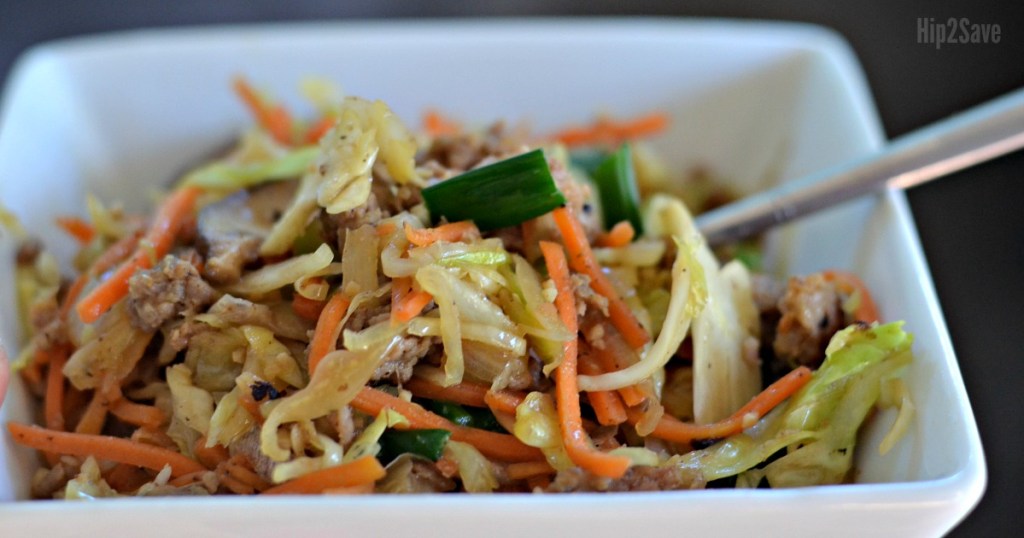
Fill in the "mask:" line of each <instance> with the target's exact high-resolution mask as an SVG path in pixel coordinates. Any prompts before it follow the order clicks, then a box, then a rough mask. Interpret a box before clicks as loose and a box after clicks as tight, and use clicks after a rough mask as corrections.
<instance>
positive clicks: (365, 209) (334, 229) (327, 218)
mask: <svg viewBox="0 0 1024 538" xmlns="http://www.w3.org/2000/svg"><path fill="white" fill-rule="evenodd" d="M379 190H380V189H379V187H378V185H377V184H375V185H374V190H373V191H372V192H370V196H369V197H368V198H367V199H366V202H364V203H363V205H361V206H358V207H354V208H352V209H349V210H348V211H343V212H341V213H338V214H337V215H331V214H328V213H327V212H325V211H321V212H320V222H321V223H322V224H323V229H324V234H325V238H324V239H325V241H328V242H334V243H336V244H337V245H338V252H342V251H343V250H345V231H346V230H354V229H356V228H359V227H360V226H363V225H364V224H369V225H376V224H377V223H378V222H380V221H381V220H382V219H385V218H387V217H389V216H391V213H390V212H389V211H386V210H384V209H382V208H381V206H380V203H379V201H378V198H377V192H378V191H379Z"/></svg>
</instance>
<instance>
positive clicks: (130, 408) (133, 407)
mask: <svg viewBox="0 0 1024 538" xmlns="http://www.w3.org/2000/svg"><path fill="white" fill-rule="evenodd" d="M110 413H111V414H112V415H114V416H115V417H117V418H119V419H121V421H122V422H126V423H128V424H133V425H135V426H139V427H141V428H149V429H151V430H155V429H157V428H159V427H160V425H161V424H163V423H164V421H165V420H166V419H167V415H165V414H164V412H163V411H161V410H160V408H158V407H155V406H152V405H144V404H140V403H135V402H133V401H131V400H128V399H127V398H121V399H120V400H118V401H117V402H115V403H114V404H113V405H112V406H110Z"/></svg>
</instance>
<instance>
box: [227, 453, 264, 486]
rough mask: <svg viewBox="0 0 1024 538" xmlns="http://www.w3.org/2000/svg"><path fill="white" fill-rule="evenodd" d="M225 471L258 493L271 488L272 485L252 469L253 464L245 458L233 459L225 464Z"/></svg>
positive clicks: (235, 457)
mask: <svg viewBox="0 0 1024 538" xmlns="http://www.w3.org/2000/svg"><path fill="white" fill-rule="evenodd" d="M224 469H225V470H226V471H227V473H228V474H229V475H231V477H232V478H234V479H235V480H238V481H239V482H241V483H243V484H245V485H247V486H249V487H251V488H253V489H255V490H256V491H263V490H265V489H267V488H269V487H270V483H269V482H267V481H266V480H264V479H263V477H262V476H260V475H259V474H257V473H256V471H254V470H253V469H252V464H251V463H250V462H249V460H248V458H246V457H245V456H242V455H238V456H234V457H232V458H231V459H230V460H228V461H227V462H225V463H224Z"/></svg>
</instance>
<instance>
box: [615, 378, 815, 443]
mask: <svg viewBox="0 0 1024 538" xmlns="http://www.w3.org/2000/svg"><path fill="white" fill-rule="evenodd" d="M811 375H812V373H811V371H810V370H809V369H808V368H807V367H806V366H801V367H799V368H797V369H795V370H793V371H792V372H790V373H788V374H786V375H785V376H783V377H782V378H781V379H779V380H778V381H776V382H775V383H772V384H771V385H769V386H768V388H766V389H764V391H762V392H761V393H760V394H758V395H757V396H754V398H753V399H751V400H750V401H749V402H747V404H746V405H744V406H743V407H741V408H740V409H739V411H736V412H735V413H733V414H732V415H730V416H729V417H728V418H726V419H723V420H720V421H718V422H715V423H712V424H691V423H687V422H682V421H680V420H679V419H677V418H674V417H671V416H669V415H665V416H663V417H662V418H661V420H660V421H658V424H657V425H656V426H655V427H654V431H653V432H652V433H651V435H652V436H654V437H657V438H659V439H664V440H666V441H672V442H674V443H690V442H692V441H694V440H695V439H721V438H724V437H728V436H730V435H735V434H737V433H739V432H741V431H743V430H744V429H746V428H747V427H749V426H750V425H751V423H752V422H753V421H757V420H760V419H761V417H763V416H765V415H767V414H768V412H769V411H771V410H772V409H774V408H775V406H777V405H779V404H780V403H782V402H783V401H785V400H786V398H789V397H790V396H792V395H793V394H794V393H796V391H798V390H800V388H801V387H803V386H804V385H806V384H807V382H808V381H810V380H811ZM627 413H628V414H629V421H630V423H632V424H636V423H637V422H639V420H640V418H641V413H640V411H639V410H636V409H629V410H628V411H627Z"/></svg>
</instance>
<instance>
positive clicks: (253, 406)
mask: <svg viewBox="0 0 1024 538" xmlns="http://www.w3.org/2000/svg"><path fill="white" fill-rule="evenodd" d="M238 405H239V406H241V407H242V409H245V410H246V411H248V412H249V415H251V416H252V418H253V420H255V421H256V422H259V423H260V424H263V421H264V420H265V417H264V416H263V411H262V410H260V403H259V402H257V401H256V399H255V398H253V397H252V393H251V392H249V391H244V392H242V395H241V396H239V397H238Z"/></svg>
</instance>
